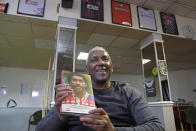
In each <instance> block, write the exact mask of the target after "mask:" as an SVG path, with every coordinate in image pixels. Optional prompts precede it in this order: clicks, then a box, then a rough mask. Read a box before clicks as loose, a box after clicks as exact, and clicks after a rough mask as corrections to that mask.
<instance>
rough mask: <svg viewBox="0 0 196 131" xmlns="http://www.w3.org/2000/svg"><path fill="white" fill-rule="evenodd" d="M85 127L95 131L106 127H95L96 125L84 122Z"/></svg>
mask: <svg viewBox="0 0 196 131" xmlns="http://www.w3.org/2000/svg"><path fill="white" fill-rule="evenodd" d="M83 125H84V126H87V127H89V128H92V129H94V130H96V129H102V128H104V125H95V124H90V123H86V122H83Z"/></svg>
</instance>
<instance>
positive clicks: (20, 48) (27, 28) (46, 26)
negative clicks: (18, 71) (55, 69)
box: [0, 15, 57, 69]
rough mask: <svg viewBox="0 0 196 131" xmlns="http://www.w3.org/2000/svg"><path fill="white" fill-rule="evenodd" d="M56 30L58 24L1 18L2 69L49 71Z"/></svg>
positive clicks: (38, 20) (0, 45)
mask: <svg viewBox="0 0 196 131" xmlns="http://www.w3.org/2000/svg"><path fill="white" fill-rule="evenodd" d="M56 28H57V22H54V21H47V20H42V19H35V18H30V17H22V16H14V15H0V66H11V67H22V68H35V69H37V68H38V69H47V67H48V64H49V59H50V58H51V59H52V60H53V57H54V48H55V43H56V39H55V35H56Z"/></svg>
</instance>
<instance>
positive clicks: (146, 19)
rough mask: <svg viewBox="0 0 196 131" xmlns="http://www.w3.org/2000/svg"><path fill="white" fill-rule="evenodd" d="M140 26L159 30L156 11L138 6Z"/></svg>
mask: <svg viewBox="0 0 196 131" xmlns="http://www.w3.org/2000/svg"><path fill="white" fill-rule="evenodd" d="M137 11H138V20H139V27H140V28H142V29H148V30H153V31H157V26H156V20H155V15H154V11H153V10H151V9H147V8H144V7H139V6H138V7H137Z"/></svg>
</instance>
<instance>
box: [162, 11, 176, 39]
mask: <svg viewBox="0 0 196 131" xmlns="http://www.w3.org/2000/svg"><path fill="white" fill-rule="evenodd" d="M160 17H161V24H162V28H163V32H164V33H168V34H173V35H178V28H177V24H176V18H175V15H172V14H168V13H164V12H160Z"/></svg>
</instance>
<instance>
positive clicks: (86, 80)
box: [60, 70, 96, 115]
mask: <svg viewBox="0 0 196 131" xmlns="http://www.w3.org/2000/svg"><path fill="white" fill-rule="evenodd" d="M61 83H62V84H64V85H66V87H67V88H71V89H72V92H71V93H70V95H69V96H68V97H66V98H65V99H64V100H63V102H62V104H61V108H60V112H61V113H62V114H67V115H81V114H88V112H89V111H90V110H92V109H95V108H96V107H95V101H94V95H93V89H92V82H91V78H90V76H89V75H87V74H80V73H77V72H70V71H65V70H63V71H62V72H61Z"/></svg>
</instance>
